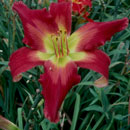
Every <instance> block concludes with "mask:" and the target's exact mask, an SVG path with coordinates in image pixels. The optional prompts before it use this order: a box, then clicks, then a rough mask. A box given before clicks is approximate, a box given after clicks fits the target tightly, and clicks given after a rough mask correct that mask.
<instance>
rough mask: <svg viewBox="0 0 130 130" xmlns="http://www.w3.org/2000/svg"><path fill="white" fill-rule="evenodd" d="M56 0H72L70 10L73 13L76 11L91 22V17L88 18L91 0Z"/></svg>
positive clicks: (69, 0) (68, 0)
mask: <svg viewBox="0 0 130 130" xmlns="http://www.w3.org/2000/svg"><path fill="white" fill-rule="evenodd" d="M58 2H72V10H73V11H74V13H78V14H79V15H80V16H82V17H83V18H84V19H85V20H86V21H89V22H93V20H92V19H90V18H88V16H89V12H88V11H90V10H91V8H92V3H91V0H58ZM87 9H89V10H88V11H87Z"/></svg>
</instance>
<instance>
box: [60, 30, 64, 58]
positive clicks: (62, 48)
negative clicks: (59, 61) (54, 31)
mask: <svg viewBox="0 0 130 130" xmlns="http://www.w3.org/2000/svg"><path fill="white" fill-rule="evenodd" d="M60 44H61V51H62V56H63V55H64V52H63V45H62V30H60Z"/></svg>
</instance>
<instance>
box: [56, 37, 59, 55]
mask: <svg viewBox="0 0 130 130" xmlns="http://www.w3.org/2000/svg"><path fill="white" fill-rule="evenodd" d="M56 42H57V44H58V53H59V57H60V42H59V39H58V37H56Z"/></svg>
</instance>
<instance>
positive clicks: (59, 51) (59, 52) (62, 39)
mask: <svg viewBox="0 0 130 130" xmlns="http://www.w3.org/2000/svg"><path fill="white" fill-rule="evenodd" d="M51 41H52V44H53V48H54V53H55V55H56V57H57V58H61V57H63V56H66V55H69V48H68V40H67V32H66V31H62V30H59V31H58V35H51Z"/></svg>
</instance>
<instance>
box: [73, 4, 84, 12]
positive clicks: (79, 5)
mask: <svg viewBox="0 0 130 130" xmlns="http://www.w3.org/2000/svg"><path fill="white" fill-rule="evenodd" d="M81 8H82V5H81V4H77V3H73V6H72V9H73V11H74V12H78V13H79V14H80V13H81Z"/></svg>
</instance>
